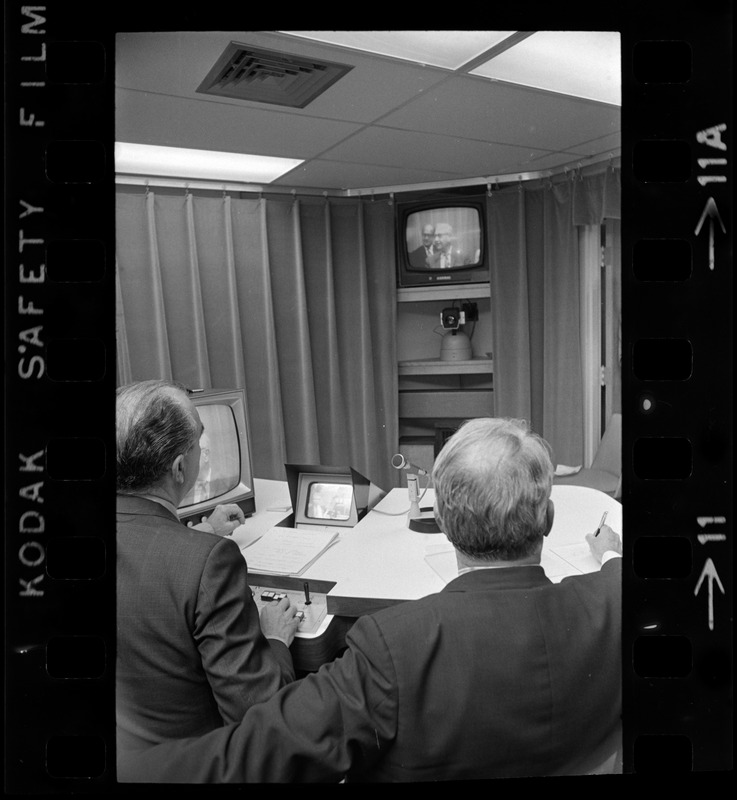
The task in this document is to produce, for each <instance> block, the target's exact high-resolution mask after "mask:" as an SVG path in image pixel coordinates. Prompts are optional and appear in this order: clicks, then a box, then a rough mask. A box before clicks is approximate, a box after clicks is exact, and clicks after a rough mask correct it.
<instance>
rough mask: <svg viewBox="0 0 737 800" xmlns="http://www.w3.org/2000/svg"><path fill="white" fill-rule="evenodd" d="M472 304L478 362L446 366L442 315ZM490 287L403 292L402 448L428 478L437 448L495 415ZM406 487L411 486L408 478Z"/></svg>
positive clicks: (400, 318)
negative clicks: (448, 436) (464, 426)
mask: <svg viewBox="0 0 737 800" xmlns="http://www.w3.org/2000/svg"><path fill="white" fill-rule="evenodd" d="M465 301H471V302H474V303H476V305H477V308H478V312H479V314H478V316H479V318H478V320H477V321H475V322H470V323H467V324H466V325H464V326H463V330H464V331H465V332H466V333H468V334H469V335H470V336H471V345H472V358H471V359H469V360H464V361H441V359H440V345H441V337H442V335H444V334H446V333H447V332H446V331H444V330H443V328H442V325H441V322H440V314H441V311H442V310H443V309H444V308H446V307H448V306H451V305H455V304H457V303H462V302H465ZM491 341H492V339H491V311H490V293H489V284H488V283H487V284H464V285H455V286H427V287H426V286H423V287H418V288H412V289H398V290H397V361H398V363H397V380H398V390H399V397H398V404H399V448H400V451H401V452H402V453H403V454H404V455H405V457H407V459H408V460H409V461H411V462H412V463H414V464H416V465H417V466H419V467H422V468H423V469H426V470H427V471H428V472H429V471H430V470H431V469H432V464H433V462H434V458H435V447H436V442H438V441H440V439H439V437H440V438H442V435H443V434H445V433H447V432H448V431H451V430H455V428H457V427H458V425H459V424H460V423H461V422H462V421H463V420H465V419H469V418H472V417H483V416H491V415H492V414H493V413H494V399H493V398H494V394H493V372H494V369H493V365H494V362H493V357H492V345H491ZM400 482H401V485H402V486H404V485H406V473H405V472H402V473H401V477H400Z"/></svg>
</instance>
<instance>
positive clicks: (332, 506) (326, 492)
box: [305, 481, 353, 521]
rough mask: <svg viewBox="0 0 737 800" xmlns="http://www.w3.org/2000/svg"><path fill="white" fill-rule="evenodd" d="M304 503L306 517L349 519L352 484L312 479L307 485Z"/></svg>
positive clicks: (351, 502)
mask: <svg viewBox="0 0 737 800" xmlns="http://www.w3.org/2000/svg"><path fill="white" fill-rule="evenodd" d="M305 505H306V507H305V516H306V517H307V518H308V519H318V520H323V519H324V520H338V521H346V520H349V519H350V518H351V511H352V505H353V485H352V484H351V483H333V482H328V481H313V482H312V483H310V485H309V489H308V492H307V500H306V504H305Z"/></svg>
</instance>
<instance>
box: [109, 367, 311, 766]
mask: <svg viewBox="0 0 737 800" xmlns="http://www.w3.org/2000/svg"><path fill="white" fill-rule="evenodd" d="M202 431H203V426H202V422H201V421H200V418H199V415H198V413H197V409H196V408H195V407H194V405H193V404H192V401H191V400H190V399H189V397H188V395H187V392H186V390H185V389H184V388H183V387H182V386H180V385H179V384H173V383H168V382H164V381H144V382H141V383H136V384H131V385H129V386H124V387H121V388H120V389H119V390H118V393H117V398H116V437H117V485H118V498H117V520H118V522H117V622H118V636H117V660H116V719H117V749H118V757H119V758H122V757H123V755H124V754H125V753H127V752H131V751H134V750H140V749H142V748H145V747H150V746H151V745H154V744H157V743H159V742H162V741H166V740H168V739H176V738H181V737H182V736H198V735H201V734H203V733H206V732H208V731H212V730H214V729H216V728H219V727H220V726H222V725H226V724H229V723H232V722H235V721H238V720H240V719H241V718H242V717H243V715H244V713H245V712H246V710H247V709H248V708H249V707H250V706H252V705H253V704H254V703H258V702H261V701H263V700H266V699H267V698H269V697H271V696H272V695H273V694H275V693H276V691H277V690H278V689H279V688H280V687H282V686H284V685H285V684H287V683H289V682H290V681H292V680H294V677H295V673H294V667H293V664H292V658H291V655H290V652H289V645H290V643H291V641H292V639H293V637H294V633H295V631H296V628H297V624H298V622H297V620H296V619H295V612H296V609H295V608H294V607H290V604H289V601H288V600H286V599H285V600H283V601H281V602H280V604H279V605H276V604H275V605H274V606H269V607H267V608H265V609H264V610H263V612H262V615H261V619H260V622H259V614H258V610H257V608H256V605H255V603H254V600H253V597H252V595H251V590H250V588H249V586H248V570H247V566H246V562H245V561H244V559H243V556H242V555H241V552H240V550H239V548H238V546H237V544H236V543H235V542H234V541H233V540H232V539H229V538H227V537H228V534H230V533H232V531H233V529H234V528H235V527H236V526H237V525H239V524H241V523H242V522H243V521H244V516H243V512H242V511H241V509H240V508H239V507H238V506H237V505H235V504H228V505H222V506H218V507H217V508H216V509H215V510H214V511H213V513H212V514H211V516H210V517H209V519H208V520H207V521H206V522H203V523H201V524H200V525H197V526H195V527H192V528H190V527H187V526H185V525H184V524H182V523H181V522H180V521H179V518H178V516H177V507H178V506H179V504H180V502H181V500H182V498H183V497H184V496H185V495H186V494H187V492H188V491H189V490H190V489H191V488H192V486H193V485H194V482H195V480H196V478H197V474H198V471H199V467H200V444H199V441H200V436H201V434H202Z"/></svg>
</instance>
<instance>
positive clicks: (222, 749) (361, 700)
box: [121, 558, 622, 782]
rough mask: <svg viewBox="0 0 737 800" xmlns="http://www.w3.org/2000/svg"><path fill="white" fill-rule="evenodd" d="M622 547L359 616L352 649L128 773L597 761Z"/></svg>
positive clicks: (615, 728)
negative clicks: (583, 566)
mask: <svg viewBox="0 0 737 800" xmlns="http://www.w3.org/2000/svg"><path fill="white" fill-rule="evenodd" d="M621 561H622V560H621V558H616V559H612V560H611V561H609V562H607V563H606V564H605V565H604V566H603V567H602V568H601V570H600V572H597V573H593V574H590V575H580V576H576V577H571V578H566V579H564V580H563V581H561V583H559V584H553V583H551V582H550V581H549V580H548V578H547V577H546V576H545V574H544V572H543V569H542V568H541V567H539V566H530V567H513V568H504V569H491V570H480V571H474V572H470V573H466V574H464V575H462V576H460V577H458V578H457V579H455V580H454V581H452V582H450V583H449V584H448V585H447V586H446V587H445V588H444V589H443V590H442V591H441V592H439V593H438V594H435V595H431V596H428V597H426V598H423V599H422V600H417V601H412V602H407V603H402V604H400V605H397V606H394V607H392V608H389V609H386V610H383V611H380V612H378V613H376V614H374V615H372V616H365V617H362V618H360V619H359V620H358V621H357V622H356V624H355V625H354V626H353V628H352V629H351V631H350V633H349V634H348V636H347V643H348V649H347V651H346V652H345V654H344V655H343V656H342V657H341V658H339V659H338V660H336V661H334V662H332V663H330V664H327V665H324V666H323V667H322V668H321V669H320V670H319V671H318V672H317V673H314V674H312V675H309V676H308V677H306V678H305V679H303V680H301V681H298V682H296V683H293V684H290V685H289V686H287V687H286V688H284V689H282V690H281V691H280V692H279V693H278V694H277V695H276V697H274V698H272V699H271V700H270V701H268V702H266V703H264V704H261V705H258V706H254V707H253V708H252V709H250V710H249V711H248V712H247V714H246V716H245V717H244V720H243V722H242V723H241V724H239V725H233V726H230V727H227V728H223V729H221V730H219V731H215V732H214V733H212V734H208V735H206V736H204V737H202V738H200V739H189V740H187V741H183V742H170V743H167V744H165V745H162V746H161V747H160V748H153V750H151V751H148V753H146V754H144V755H145V756H146V757H145V758H144V759H142V760H139V761H138V762H137V763H134V762H129V763H128V764H126V765H125V770H124V772H123V773H122V776H121V779H123V780H142V781H157V780H164V781H177V780H183V781H187V782H203V781H204V782H209V781H213V782H249V781H330V780H333V781H335V780H340V779H341V778H342V777H343V776H344V775H346V776H347V777H348V779H349V780H352V779H355V780H382V781H390V780H393V781H434V780H448V779H476V778H492V777H505V776H509V777H511V776H522V777H531V776H537V775H566V774H577V773H581V772H586V771H588V770H589V769H590V768H591V767H592V766H595V765H596V764H597V762H598V761H600V760H602V759H603V754H606V755H608V754H609V751H610V750H611V752H613V751H614V750H615V748H616V745H617V743H618V736H619V735H621V728H620V720H619V717H620V711H621V702H622V698H621V649H620V648H621V609H620V598H621Z"/></svg>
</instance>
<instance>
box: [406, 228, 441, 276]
mask: <svg viewBox="0 0 737 800" xmlns="http://www.w3.org/2000/svg"><path fill="white" fill-rule="evenodd" d="M434 237H435V228H434V227H433V226H432V225H423V226H422V244H421V245H420V246H419V247H417V248H416V249H415V250H413V251H412V252H411V253H410V254H409V265H410V267H426V266H427V259H428V258H429V257H430V256H431V255H432V243H433V238H434Z"/></svg>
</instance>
